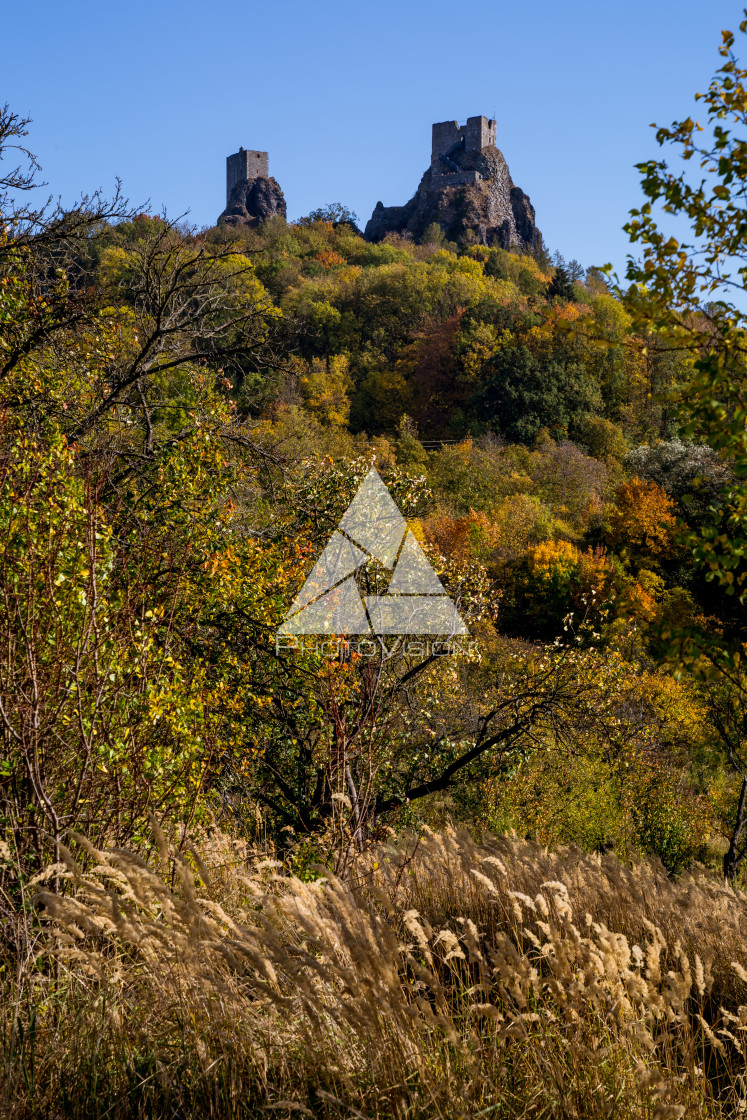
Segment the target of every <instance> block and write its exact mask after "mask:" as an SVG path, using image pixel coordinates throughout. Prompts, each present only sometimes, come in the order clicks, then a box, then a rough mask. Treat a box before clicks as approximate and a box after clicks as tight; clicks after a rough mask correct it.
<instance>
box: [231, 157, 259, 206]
mask: <svg viewBox="0 0 747 1120" xmlns="http://www.w3.org/2000/svg"><path fill="white" fill-rule="evenodd" d="M269 177H270V161H269V156H268V153H267V152H249V151H247V150H246V148H239V150H238V152H234V154H233V155H232V156H228V157H227V158H226V206H228V204H229V202H230V201H231V192H232V191H233V188H234V187H235V186H236V184H237V183H250V182H251V181H252V180H253V179H269Z"/></svg>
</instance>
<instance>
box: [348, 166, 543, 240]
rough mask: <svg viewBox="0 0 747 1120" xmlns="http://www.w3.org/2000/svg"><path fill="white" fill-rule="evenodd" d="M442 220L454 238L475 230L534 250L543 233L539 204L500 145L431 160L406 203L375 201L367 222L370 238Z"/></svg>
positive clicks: (479, 236) (419, 232)
mask: <svg viewBox="0 0 747 1120" xmlns="http://www.w3.org/2000/svg"><path fill="white" fill-rule="evenodd" d="M434 222H435V223H437V224H438V225H439V226H440V227H441V229H442V230H443V231H444V234H445V235H446V237H447V238H448V239H449V240H450V241H462V240H463V239H464V238H465V236H466V235H467V231H468V230H471V231H472V233H473V235H474V238H475V239H476V240H477V241H479V242H481V243H482V244H483V245H499V246H500V247H501V248H503V249H510V248H511V247H512V246H514V247H516V248H519V249H528V250H535V249H539V248H540V247H541V245H542V234H541V233H540V231H539V230H538V229H537V227H536V225H535V224H534V207H533V206H532V204H531V202H530V201H529V197H528V195H526V194H524V191H522V190H521V189H520V188H519V187H517V186H515V185H514V182H513V180H512V179H511V174H510V172H509V170H508V164H507V163H506V160H505V159H504V157H503V153H502V152H500V151H499V150H498V148H495V147H486V148H482V150H480V151H465V150H464V149H463V148H458V147H457V148H456V149H455V150H454V151H453V152H450V153H449V155H448V156H446V157H442V158H441V160H440V161H439V162H438V164H437V165H436V166H435V167H434V166H431V167H429V168H428V170H427V171H426V173H425V175H424V176H423V178H422V179H421V180H420V185H419V187H418V189H417V191H416V192H415V194H414V195H413V197H412V198H411V199H410V201H409V202H408V203H406V204H405V205H404V206H384V205H382V203H381V202H378V203H377V204H376V208H375V209H374V212H373V214H372V215H371V218H370V220H369V222H368V224H367V225H366V230H365V236H366V238H367V239H368V240H369V241H380V240H381V239H382V238H383V237H384V236H385V235H386V234H387V233H389V232H396V233H407V234H410V235H411V236H412V237H414V238H415V239H416V240H419V239H420V238H422V236H423V234H424V233H425V231H426V230H427V229H428V226H430V225H432V224H433V223H434Z"/></svg>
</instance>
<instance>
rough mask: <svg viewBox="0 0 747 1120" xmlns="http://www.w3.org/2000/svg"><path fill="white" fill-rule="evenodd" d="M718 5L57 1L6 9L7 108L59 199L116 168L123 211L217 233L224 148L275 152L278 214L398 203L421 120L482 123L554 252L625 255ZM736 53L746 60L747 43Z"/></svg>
mask: <svg viewBox="0 0 747 1120" xmlns="http://www.w3.org/2000/svg"><path fill="white" fill-rule="evenodd" d="M741 10H742V9H741V4H739V3H734V2H731V0H729V2H724V0H678V2H675V0H626V2H625V3H621V2H618V3H607V2H605V0H565V3H562V4H561V3H558V2H557V0H552V2H550V0H525V2H524V3H523V4H521V3H518V2H517V0H511V2H506V0H494V2H493V3H489V2H486V0H458V2H452V3H446V2H444V0H429V2H426V0H418V2H413V0H398V2H396V3H393V2H392V0H379V2H378V3H376V4H367V5H361V4H355V3H352V4H351V3H342V2H341V0H317V2H316V3H310V2H308V0H306V2H299V0H275V2H272V0H269V2H267V3H263V4H258V3H256V2H254V0H242V2H237V0H215V2H214V3H212V4H207V3H197V2H195V0H180V2H179V3H175V2H172V0H153V2H152V3H149V4H143V3H134V2H130V3H126V4H108V3H106V2H105V0H104V2H103V3H102V2H101V0H96V2H94V0H84V2H81V0H71V2H69V3H66V4H61V3H59V0H55V2H54V3H52V2H49V0H40V2H38V3H36V4H34V5H32V6H28V5H22V4H20V3H19V2H18V0H16V3H15V5H14V6H13V7H12V8H11V7H10V6H6V9H5V13H4V17H3V27H4V38H5V50H4V51H3V66H2V72H1V78H0V100H5V99H7V100H8V101H9V102H10V103H11V105H12V106H13V107H14V108H15V109H16V110H18V111H19V112H21V113H23V114H27V115H29V116H31V117H33V119H34V124H33V126H32V133H31V137H30V145H31V147H32V150H34V151H35V152H36V153H37V155H38V157H39V159H40V161H41V163H42V166H43V169H44V178H45V179H46V180H47V182H48V184H49V189H50V190H52V191H54V192H55V193H60V194H62V196H63V198H65V199H70V198H72V197H73V196H74V195H75V194H76V193H78V192H79V191H80V190H82V189H87V190H89V189H91V188H95V187H99V186H101V187H103V188H105V189H110V188H111V185H112V183H113V180H114V178H115V176H117V175H118V176H120V177H121V178H122V180H123V182H124V188H125V191H126V193H127V194H128V196H129V197H130V198H131V199H132V200H133V201H134V202H144V201H145V200H147V199H149V200H150V202H151V205H152V206H154V207H155V208H156V209H160V208H161V207H164V206H165V207H166V208H167V210H168V212H169V214H171V215H173V216H176V215H178V214H180V213H182V212H183V211H185V210H189V211H190V220H191V221H192V222H193V223H195V224H197V225H201V226H203V225H211V224H213V222H214V221H215V219H216V218H217V216H218V214H219V212H220V211H221V209H222V208H223V205H224V195H225V157H226V156H227V155H228V154H229V153H230V152H234V151H236V150H237V149H238V148H239V146H240V145H243V146H244V147H246V148H259V149H266V150H268V151H269V153H270V173H271V174H273V175H275V177H276V178H277V179H278V180H279V182H280V184H281V186H282V188H283V190H284V192H285V197H286V200H287V203H288V215H289V217H298V216H301V215H303V214H305V213H308V211H309V210H311V209H312V208H314V207H316V206H319V205H322V204H324V203H328V202H334V201H340V202H343V203H344V204H346V205H347V206H349V207H350V208H351V209H353V210H355V211H356V212H357V213H358V215H359V217H360V219H361V222H362V223H365V221H366V220H367V219H368V217H369V216H370V214H371V210H372V209H373V206H374V205H375V203H376V202H377V200H378V199H381V200H382V201H383V202H384V203H385V205H390V204H397V203H403V202H405V201H406V200H407V199H408V198H409V197H410V196H411V195H412V193H413V192H414V190H415V188H416V186H417V184H418V181H419V179H420V176H421V174H422V172H423V171H424V170H425V168H426V166H427V164H428V162H429V158H430V126H431V123H432V122H433V121H440V120H449V119H459V120H460V121H461V120H464V119H465V118H466V117H467V116H471V115H473V114H478V113H484V114H486V115H493V113H494V112H495V115H496V117H497V121H498V145H499V147H500V148H501V149H502V151H503V153H504V155H505V156H506V158H507V160H508V163H509V167H510V169H511V173H512V175H513V178H514V181H515V182H516V183H517V184H518V185H519V186H521V187H522V188H523V189H524V190H525V191H526V192H527V193H528V194H529V195H530V197H531V199H532V202H533V203H534V206H535V208H536V211H537V223H538V225H539V227H540V229H541V230H542V232H543V234H544V237H545V241H546V243H547V244H548V246H549V247H550V248H551V249H553V250H555V249H559V250H560V251H561V252H562V253H563V254H564V255H565V256H567V257H577V258H578V259H579V260H580V261H581V262H582V263H583V264H584V265H589V264H599V263H603V262H604V261H606V260H610V259H611V260H613V261H614V262H615V263H616V264H619V263H621V262H622V261H623V260H624V256H625V252H626V239H625V235H624V234H623V233H622V232H621V226H622V225H623V223H624V221H625V220H626V215H627V211H628V210H629V209H630V208H631V206H634V205H636V204H637V202H638V201H639V198H640V194H639V188H638V176H637V173H636V172H635V171H634V169H633V164H634V163H636V162H637V161H639V160H641V159H643V158H646V157H648V156H649V155H651V154H652V153H653V152H654V151H657V150H658V149H657V148H656V145H655V143H654V140H653V132H652V130H651V129H650V128H649V127H648V125H649V124H650V123H651V122H652V121H656V122H657V123H660V124H664V123H669V122H670V121H671V120H673V119H675V118H679V117H681V116H686V115H687V114H688V113H695V109H694V106H693V100H692V96H693V94H694V93H695V91H696V90H699V89H703V88H705V87H706V85H707V83H708V80H709V78H710V76H711V74H712V73H713V71H714V70H715V68H716V66H717V64H718V55H717V48H718V44H719V42H720V31H721V29H722V28H724V27H729V28H732V29H734V30H736V27H737V25H738V22H739V18H740V14H741ZM740 49H741V53H742V57H743V58H747V44H745V46H744V47H742V44H741V43H740Z"/></svg>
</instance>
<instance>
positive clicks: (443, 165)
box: [431, 117, 496, 187]
mask: <svg viewBox="0 0 747 1120" xmlns="http://www.w3.org/2000/svg"><path fill="white" fill-rule="evenodd" d="M495 129H496V125H495V121H494V120H490V119H489V118H488V117H468V118H467V123H466V124H463V125H461V126H460V125H459V123H458V122H457V121H440V122H439V123H438V124H434V125H433V132H432V140H431V181H432V184H433V186H434V187H437V186H439V185H440V184H441V183H442V182H443V181H444V178H445V177H446V176H448V177H449V181H450V183H451V185H453V186H457V185H466V184H467V183H476V182H479V180H480V178H481V176H480V174H479V173H478V172H476V171H464V170H463V169H462V168H461V167H459V166H458V165H457V162H456V160H455V159H454V156H456V155H458V154H459V153H461V152H474V153H475V154H479V153H480V152H482V151H484V149H485V148H494V147H495ZM455 176H458V177H459V184H457V182H456V180H455Z"/></svg>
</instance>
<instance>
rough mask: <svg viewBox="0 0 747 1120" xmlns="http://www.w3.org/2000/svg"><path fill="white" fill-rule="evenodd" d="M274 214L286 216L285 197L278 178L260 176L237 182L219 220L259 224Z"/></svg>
mask: <svg viewBox="0 0 747 1120" xmlns="http://www.w3.org/2000/svg"><path fill="white" fill-rule="evenodd" d="M274 214H279V215H280V216H281V217H282V218H284V217H285V197H284V195H283V192H282V190H281V189H280V184H279V183H278V181H277V179H273V178H272V176H270V178H269V179H266V178H263V177H259V178H257V179H248V180H245V181H244V182H241V183H237V184H236V186H235V187H234V188H233V190H232V191H231V197H230V199H229V202H228V206H227V207H226V208H225V210H224V211H223V213H222V214H221V216H220V217H219V218H218V222H219V223H220V222H224V223H225V225H227V226H258V225H259V223H260V222H263V221H265V219H266V218H271V217H272V216H273V215H274Z"/></svg>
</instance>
